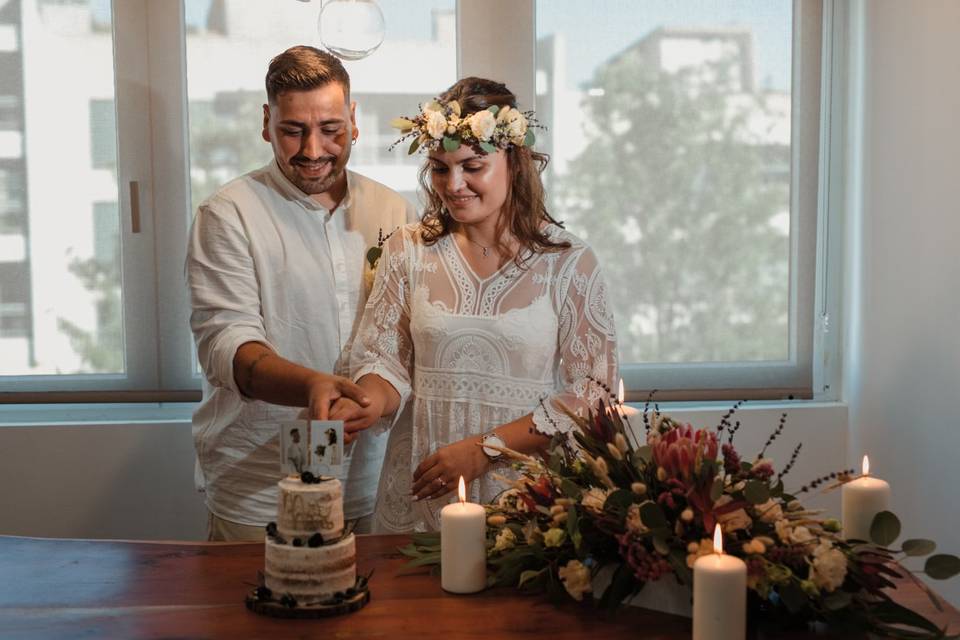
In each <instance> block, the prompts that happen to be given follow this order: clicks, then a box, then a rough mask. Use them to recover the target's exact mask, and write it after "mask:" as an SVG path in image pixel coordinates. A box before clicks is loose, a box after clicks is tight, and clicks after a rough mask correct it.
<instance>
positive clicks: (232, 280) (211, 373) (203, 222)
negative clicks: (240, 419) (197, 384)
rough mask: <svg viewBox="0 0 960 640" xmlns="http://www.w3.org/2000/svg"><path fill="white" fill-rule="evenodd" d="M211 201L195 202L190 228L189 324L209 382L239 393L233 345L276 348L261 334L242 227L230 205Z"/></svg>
mask: <svg viewBox="0 0 960 640" xmlns="http://www.w3.org/2000/svg"><path fill="white" fill-rule="evenodd" d="M215 204H216V203H208V204H205V205H201V206H200V208H199V209H198V211H197V216H196V218H195V219H194V222H193V226H192V227H191V230H190V243H189V245H188V248H187V264H186V271H187V282H188V285H189V289H190V302H191V307H192V309H193V311H192V313H191V314H190V328H191V329H192V330H193V335H194V339H195V340H196V343H197V357H198V360H199V362H200V367H201V368H202V369H203V373H204V375H205V376H206V378H207V380H208V381H209V383H210V384H211V385H213V386H216V387H223V388H226V389H230V390H231V391H233V392H235V393H236V394H237V395H238V396H240V397H244V396H243V393H242V392H241V391H240V389H239V388H238V387H237V383H236V379H235V378H234V372H233V360H234V357H235V356H236V354H237V350H238V349H239V348H240V346H241V345H243V344H246V343H247V342H260V343H263V344H264V345H266V346H267V347H269V348H270V349H272V350H274V351H277V349H276V347H274V345H272V344H271V343H270V342H269V340H267V334H266V330H265V328H264V322H263V315H262V313H261V303H260V289H259V283H258V281H257V275H256V267H255V264H254V260H253V257H252V256H251V254H250V247H249V241H248V239H247V236H246V233H245V231H244V229H243V226H242V224H241V223H240V221H239V219H238V217H237V215H236V213H235V212H233V211H231V209H230V207H222V210H218V208H217V207H216V206H215ZM220 204H221V205H222V203H220Z"/></svg>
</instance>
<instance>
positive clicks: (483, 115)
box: [467, 109, 497, 142]
mask: <svg viewBox="0 0 960 640" xmlns="http://www.w3.org/2000/svg"><path fill="white" fill-rule="evenodd" d="M467 120H468V121H469V122H470V131H471V132H472V133H473V135H474V137H475V138H476V139H477V140H480V141H481V142H483V141H487V140H489V139H490V136H492V135H493V130H494V129H495V128H496V126H497V119H496V117H495V116H494V115H493V114H492V113H490V112H489V111H487V110H486V109H484V110H483V111H477V112H476V113H475V114H473V115H472V116H470V117H469V118H467Z"/></svg>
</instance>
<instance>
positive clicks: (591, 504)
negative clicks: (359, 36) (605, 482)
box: [580, 487, 607, 511]
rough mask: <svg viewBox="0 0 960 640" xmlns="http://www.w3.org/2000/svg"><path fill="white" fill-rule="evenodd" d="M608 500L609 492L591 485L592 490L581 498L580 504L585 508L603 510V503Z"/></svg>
mask: <svg viewBox="0 0 960 640" xmlns="http://www.w3.org/2000/svg"><path fill="white" fill-rule="evenodd" d="M606 501H607V492H606V491H604V490H603V489H600V488H597V487H590V490H589V491H587V492H586V493H584V494H583V497H582V498H580V504H582V505H583V508H584V509H590V510H591V511H603V504H604V503H605V502H606Z"/></svg>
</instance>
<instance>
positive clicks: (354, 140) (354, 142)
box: [350, 138, 357, 146]
mask: <svg viewBox="0 0 960 640" xmlns="http://www.w3.org/2000/svg"><path fill="white" fill-rule="evenodd" d="M350 144H352V145H354V146H356V144H357V139H356V138H354V139H353V140H351V141H350Z"/></svg>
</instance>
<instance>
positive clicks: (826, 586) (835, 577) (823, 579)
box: [810, 540, 847, 593]
mask: <svg viewBox="0 0 960 640" xmlns="http://www.w3.org/2000/svg"><path fill="white" fill-rule="evenodd" d="M846 577H847V557H846V556H845V555H843V551H840V550H839V549H837V548H836V547H834V546H833V544H832V543H831V542H830V541H828V540H824V541H823V542H821V543H820V544H819V545H817V548H816V549H814V550H813V567H812V568H811V570H810V579H811V580H813V582H814V584H816V585H817V586H818V587H820V588H821V589H823V590H824V591H827V592H828V593H829V592H831V591H834V590H835V589H837V588H838V587H839V586H840V585H842V584H843V580H844V578H846Z"/></svg>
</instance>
